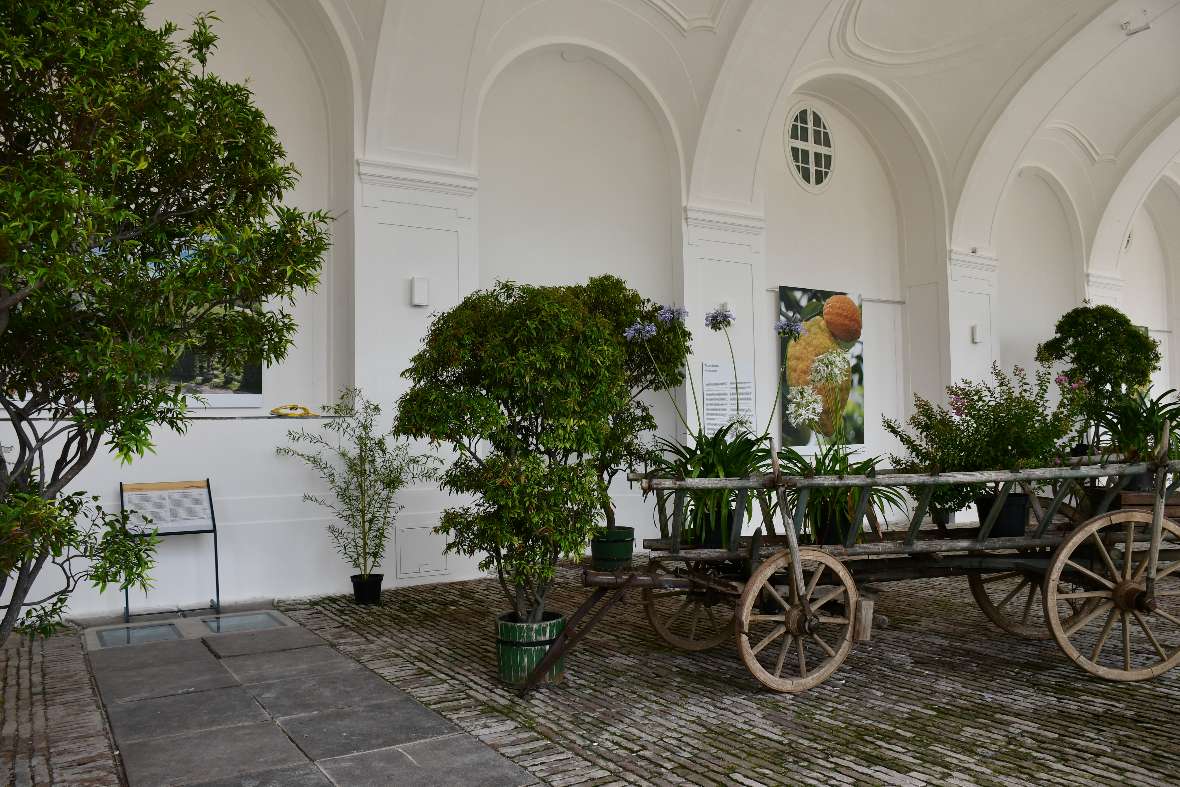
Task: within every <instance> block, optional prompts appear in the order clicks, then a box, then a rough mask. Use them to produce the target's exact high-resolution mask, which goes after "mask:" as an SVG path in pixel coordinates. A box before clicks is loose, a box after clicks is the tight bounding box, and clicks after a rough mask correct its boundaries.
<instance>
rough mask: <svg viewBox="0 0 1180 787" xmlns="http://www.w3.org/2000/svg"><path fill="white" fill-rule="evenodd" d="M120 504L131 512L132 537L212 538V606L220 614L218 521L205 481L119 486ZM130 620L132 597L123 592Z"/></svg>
mask: <svg viewBox="0 0 1180 787" xmlns="http://www.w3.org/2000/svg"><path fill="white" fill-rule="evenodd" d="M119 501H120V504H121V505H122V507H123V510H124V511H130V512H131V517H130V521H129V522H128V529H129V530H130V532H131V533H133V534H138V535H144V536H146V535H150V534H151V533H152V532H153V531H154V532H155V533H156V535H158V536H161V537H164V536H187V535H194V534H198V533H211V534H212V535H213V593H214V596H213V598H212V599H211V600H210V605H211V606H212V607H213V608H214V609H215V610H217V611H218V612H220V611H221V577H220V567H219V565H218V559H217V517H216V516H215V515H214V513H213V490H212V488H211V487H210V485H209V479H207V478H206V479H205V480H204V481H161V482H157V483H150V484H122V483H121V484H119ZM130 619H131V603H130V595H129V593H128V591H127V590H126V589H125V590H124V591H123V620H124V621H125V622H126V621H129V620H130Z"/></svg>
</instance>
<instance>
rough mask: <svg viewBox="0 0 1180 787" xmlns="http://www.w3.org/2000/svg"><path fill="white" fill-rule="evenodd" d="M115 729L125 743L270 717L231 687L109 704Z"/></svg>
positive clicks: (247, 696)
mask: <svg viewBox="0 0 1180 787" xmlns="http://www.w3.org/2000/svg"><path fill="white" fill-rule="evenodd" d="M107 718H108V719H110V722H111V729H112V730H113V731H114V733H115V737H116V738H118V740H119V741H121V742H131V741H139V740H144V739H147V738H160V737H164V736H168V735H179V734H181V733H187V732H196V731H198V730H208V729H213V728H215V727H229V726H232V725H235V724H251V723H256V722H260V721H267V720H268V719H269V718H270V717H269V716H268V715H267V713H266V711H264V710H263V709H262V708H261V706H259V704H258V703H257V702H256V701H255V700H254V698H253V697H252V696H251V695H250V693H249V692H247V691H246V690H245V689H243V688H241V687H240V686H229V687H226V688H223V689H211V690H209V691H200V692H197V693H195V694H174V695H172V696H168V697H156V698H154V699H147V700H142V701H140V702H117V703H111V704H109V705H108V706H107Z"/></svg>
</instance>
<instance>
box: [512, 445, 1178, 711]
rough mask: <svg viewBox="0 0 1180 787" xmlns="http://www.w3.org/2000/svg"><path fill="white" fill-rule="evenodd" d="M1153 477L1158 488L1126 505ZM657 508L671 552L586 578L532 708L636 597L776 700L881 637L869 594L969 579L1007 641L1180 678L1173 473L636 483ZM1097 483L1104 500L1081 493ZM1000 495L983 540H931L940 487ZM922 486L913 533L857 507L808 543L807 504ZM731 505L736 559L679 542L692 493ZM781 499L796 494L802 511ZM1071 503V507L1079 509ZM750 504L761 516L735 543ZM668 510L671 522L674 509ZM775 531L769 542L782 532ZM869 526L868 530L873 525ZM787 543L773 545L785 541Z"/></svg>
mask: <svg viewBox="0 0 1180 787" xmlns="http://www.w3.org/2000/svg"><path fill="white" fill-rule="evenodd" d="M1147 473H1150V474H1151V477H1152V478H1153V480H1154V491H1153V492H1150V493H1146V494H1144V493H1137V494H1134V493H1128V492H1127V491H1126V490H1127V487H1128V485H1129V484H1130V482H1131V480H1132V479H1133V478H1135V477H1137V476H1142V475H1144V474H1147ZM629 479H630V480H631V481H633V482H638V483H639V484H640V486H641V488H642V490H643V492H644V493H645V495H646V494H654V495H655V498H656V511H657V516H658V521H659V524H660V531H661V537H660V538H658V539H645V540H644V542H643V546H644V548H646V549H648V550H650V557H649V560H648V563H647V565H646V566H645V567H642V568H637V569H634V570H626V569H620V570H618V571H615V572H598V571H591V570H589V569H585V570H584V571H583V583H584V584H585V585H586V586H587V587H588V588H592V589H593V590H592V593H591V595H590V596H589V597H588V598H587V599H586V601H585V603H583V604H582V606H581V607H580V608H579V609H578V610H577V611H576V612H575V613H574V614H573V615H572V616H571V617H570V619H569V622H568V623H567V626H566V629H565V631H564V632H563V633H562V634H561V635H560V636H559V637H558V638H557V639H556V640H555V641H554V643H553V644H552V646H551V647H550V649H549V652H548V653H547V654H546V657H545V659H544V660H543V661H542V662H541V663H540V664H539V665H538V666H537V668H536V669H535V671H534V672H533V674H532V675H530V677H529V679H528V681H526V683H525V684H524V685H523V687H522V688H521V694H522V695H523V694H525V693H527V692H528V691H530V690H531V689H532V688H533V687H534V686H536V684H537V682H538V680H539V679H540V677H541V676H543V675H545V673H546V672H547V671H548V669H549V667H550V666H551V665H552V664H553V663H554V662H556V661H557V660H558V659H559V658H561V657H562V656H563V655H565V654H567V653H568V652H569V651H570V649H571V648H573V647H574V646H575V645H576V644H577V642H578V641H580V640H581V639H582V638H583V637H584V636H585V635H586V634H587V633H588V632H589V631H590V630H591V629H592V628H593V626H594V625H595V624H597V622H598V621H600V620H601V619H602V618H603V617H604V616H605V614H606V613H607V612H608V611H609V610H610V609H611V608H612V607H613V606H615V605H616V604H617V603H618V602H619V601H620V600H621V599H622V598H623V597H624V595H625V594H626V593H627V592H631V591H635V590H638V591H639V592H640V593H641V594H642V597H643V603H644V607H645V611H646V613H647V617H648V619H649V621H650V622H651V624H652V627H653V628H654V630H655V631H656V633H657V635H658V636H659V637H660V638H661V639H662V640H664V641H665V642H667V643H668V644H669V645H672V646H673V647H676V648H680V649H683V650H687V651H702V650H707V649H710V648H714V647H718V646H720V645H722V644H724V643H726V642H729V641H736V644H737V648H738V653H739V656H740V657H741V659H742V661H743V663H744V664H745V666H746V667H747V669H748V670H749V671H750V674H751V675H752V676H753V677H754V678H755V679H756V680H757V681H758V682H759V683H761V684H762V685H764V686H766V687H767V688H769V689H771V690H773V691H780V692H799V691H804V690H806V689H809V688H812V687H814V686H816V685H818V684H820V683H822V682H823V681H824V680H826V679H827V678H828V677H829V676H830V675H832V674H833V673H834V672H835V671H836V670H838V669H839V667H840V665H841V664H842V663H843V662H844V660H845V659H846V658H847V656H848V654H849V652H850V651H851V649H852V647H853V646H854V644H855V642H857V641H863V640H867V639H868V638H869V637H870V636H871V628H872V620H873V601H872V596H873V594H872V592H871V590H870V591H869V592H867V593H866V587H871V586H873V585H876V584H880V583H885V582H890V581H899V580H908V579H919V578H929V577H949V576H964V577H966V578H967V581H968V583H969V585H970V588H971V593H972V596H973V598H974V599H975V601H976V603H977V604H978V605H979V607H980V609H981V610H982V611H983V613H984V614H985V615H986V616H987V617H988V619H989V620H991V621H992V622H993V623H995V624H996V625H997V626H998V627H999V628H1001V629H1002V630H1004V631H1006V632H1008V633H1010V634H1013V635H1015V636H1020V637H1026V638H1034V639H1050V638H1051V639H1053V640H1055V641H1056V642H1057V644H1058V646H1059V647H1060V648H1061V649H1062V651H1063V652H1064V653H1065V654H1066V655H1067V656H1068V657H1069V658H1070V659H1071V660H1072V661H1073V662H1074V663H1075V664H1077V665H1078V666H1079V667H1081V668H1082V669H1084V670H1086V671H1087V672H1089V673H1091V674H1093V675H1097V676H1098V677H1101V678H1105V679H1108V680H1116V681H1136V680H1146V679H1150V678H1153V677H1155V676H1157V675H1160V674H1162V673H1164V672H1166V671H1167V670H1170V669H1171V668H1173V667H1174V666H1176V664H1177V663H1180V525H1178V524H1176V522H1174V521H1173V520H1172V519H1170V518H1168V515H1169V514H1172V513H1173V512H1174V511H1175V510H1177V509H1180V502H1176V500H1175V498H1174V497H1173V495H1174V494H1175V493H1176V492H1177V489H1180V462H1177V461H1171V462H1168V461H1154V462H1147V463H1134V464H1128V463H1114V464H1110V463H1085V461H1084V460H1080V461H1079V463H1078V464H1076V465H1070V466H1064V467H1053V468H1039V469H1031V470H1020V471H988V472H970V473H941V474H912V473H880V474H876V475H864V476H815V477H801V476H784V475H776V474H768V475H761V476H753V477H750V478H692V479H674V478H657V477H653V476H650V475H642V474H632V475H630V476H629ZM1094 479H1104V480H1105V481H1106V483H1105V485H1104V486H1095V487H1083V486H1082V482H1084V481H1087V480H1094ZM952 484H995V485H998V488H999V494H998V496H997V500H996V503H995V505H994V506H993V507H992V509H991V511H990V512H989V514H988V515H987V516H986V517H984V519H983V521H982V522H981V523H979V525H978V526H969V527H952V528H948V529H943V528H939V529H929V528H926V529H924V528H923V527H922V523H923V519H924V518H925V516H926V513H927V509H928V508H929V504H930V500H931V497H932V496H933V494H934V490H935V489H936V488H937V487H939V486H946V485H952ZM832 487H836V488H846V489H850V490H851V489H855V488H861V489H868V488H871V487H892V488H910V489H921V490H922V491H921V493H920V494H919V495H918V497H917V500H916V504H915V507H914V510H913V514H912V516H911V517H910V521H909V524H908V527H906V529H904V530H896V531H883V530H882V529H881V528H880V527H879V525H877V523H876V519H875V516H874V514H873V511H872V510H871V508H870V507H869V505H868V500H869V495H866V494H861V495H859V496H858V497H859V502H858V504H857V506H856V510H855V512H854V513H853V519H852V527H850V528H849V529H848V532H847V534H846V536H845V538H844V540H843V542H842V543H840V544H827V545H818V546H817V545H807V544H802V543H801V541H800V539H801V536H802V534H803V532H804V530H803V526H804V517H805V512H806V506H807V499H808V496H809V494H810V493H811V490H813V489H818V488H832ZM718 490H724V491H733V492H734V493H735V494H736V505H735V507H734V515H733V517H732V522H731V529H730V533H729V539H728V541H727V542H726V543H728V544H729V547H728V548H696V547H686V546H684V545H682V537H683V534H684V530H685V527H684V524H685V518H686V509H687V506H688V502H689V498H690V495H691V494H693V493H694V492H701V491H718ZM787 490H793V492H794V496H795V503H794V505H793V506H792V505H790V504H789V500H788V495H787ZM1015 490H1020V491H1021V492H1023V493H1024V494H1027V495H1029V497H1030V500H1031V502H1032V514H1031V516H1030V517H1029V521H1028V523H1027V527H1026V529H1025V533H1024V535H1022V536H1004V537H992V536H991V533H992V531H993V529H994V527H995V525H996V522H997V519H998V517H999V515H1000V512H1001V510H1002V509H1003V504H1004V502H1005V500H1006V499H1007V498H1008V496H1009V495H1011V494H1013V493H1014V491H1015ZM1071 501H1073V503H1072V504H1071ZM755 503H756V504H757V506H758V510H759V511H760V513H761V515H762V522H761V524H760V526H759V527H758V529H757V530H756V531H755V532H754V533H753V534H752V535H750V536H743V535H742V530H743V528H744V524H745V518H746V517H747V516H748V512H751V511H753V510H754V505H755ZM669 507H670V508H671V511H669ZM776 520H777V527H776ZM866 520H867V521H869V522H870V524H871V525H872V527H871V529H870V530H869V531H868V532H865V531H864V524H865V522H866ZM779 529H781V532H778V530H779Z"/></svg>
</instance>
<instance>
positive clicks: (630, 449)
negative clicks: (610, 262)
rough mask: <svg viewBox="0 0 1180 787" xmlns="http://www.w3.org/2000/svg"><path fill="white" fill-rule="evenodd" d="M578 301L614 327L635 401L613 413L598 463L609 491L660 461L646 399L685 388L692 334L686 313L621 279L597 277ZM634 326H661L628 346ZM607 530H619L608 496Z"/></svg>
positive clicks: (576, 293)
mask: <svg viewBox="0 0 1180 787" xmlns="http://www.w3.org/2000/svg"><path fill="white" fill-rule="evenodd" d="M571 291H572V293H573V294H574V296H575V297H577V298H579V299H580V300H582V301H583V303H584V304H585V305H586V308H587V309H589V310H590V312H592V313H593V314H596V315H598V317H599V318H601V319H602V320H603V321H604V322H605V323H607V324H608V325H609V326H610V327H611V331H612V333H613V336H614V338H615V341H616V343H617V344H618V345H619V349H620V351H621V356H622V359H623V368H622V369H621V372H620V373H621V374H622V375H623V376H624V378H625V380H626V384H627V388H628V389H629V390H630V399H629V400H628V401H627V403H626V406H624V407H623V408H621V409H619V410H618V411H616V412H614V413H611V414H610V428H609V429H608V430H607V433H606V435H605V437H604V440H603V445H602V448H601V450H599V451H598V452H596V453H595V455H594V463H595V466H596V468H597V470H598V474H599V477H600V478H601V480H602V486H603V489H604V490H609V489H610V485H611V482H612V481H613V480H614V479H615V477H616V476H617V475H618V474H619V473H620V472H622V471H624V470H628V469H632V468H634V467H637V466H639V465H642V464H644V463H651V462H653V461H655V460H656V459H657V458H658V456H659V452H658V451H657V450H655V448H654V446H653V445H652V444H651V443H650V442H648V441H647V440H646V439H645V435H646V434H648V433H650V432H652V431H653V430H654V429H655V428H656V420H655V417H654V416H653V415H652V412H651V407H650V406H649V405H648V404H647V402H645V401H643V399H642V397H643V395H644V394H645V393H647V392H649V391H669V390H671V389H673V388H676V387H677V386H680V385H682V384H683V383H684V371H685V362H686V360H687V358H688V354H689V348H690V345H691V341H692V334H691V333H690V332H689V330H688V328H687V327H685V325H684V319H683V311H682V310H680V309H677V308H676V307H671V306H661V305H660V304H658V303H655V302H654V301H651V300H649V299H647V298H644V297H643V296H642V295H640V294H639V293H638V292H636V291H635V290H633V289H631V288H630V287H628V286H627V284H626V283H625V282H624V281H623V280H622V279H620V278H618V277H617V276H596V277H595V278H593V279H590V281H588V282H587V283H586V284H584V285H581V286H577V287H574V288H571ZM635 325H652V326H657V325H658V326H659V330H657V331H655V332H654V333H653V335H652V336H650V337H649V338H647V339H645V341H641V342H640V341H628V340H627V338H626V333H627V331H628V329H630V328H632V327H633V326H635ZM603 514H604V515H605V517H606V526H607V527H609V528H613V527H614V526H615V507H614V504H613V503H612V502H611V500H610V497H609V495H608V496H607V497H606V498H605V499H604V502H603Z"/></svg>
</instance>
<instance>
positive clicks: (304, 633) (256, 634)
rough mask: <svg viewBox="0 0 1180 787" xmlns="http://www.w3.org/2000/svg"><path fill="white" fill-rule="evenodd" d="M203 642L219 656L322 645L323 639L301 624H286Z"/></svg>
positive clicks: (272, 651) (208, 639)
mask: <svg viewBox="0 0 1180 787" xmlns="http://www.w3.org/2000/svg"><path fill="white" fill-rule="evenodd" d="M205 643H206V644H207V645H208V646H209V650H211V651H213V653H214V654H216V655H218V656H220V657H221V658H227V657H229V656H248V655H251V654H254V653H274V652H276V651H280V650H293V649H295V648H307V647H311V646H313V645H323V644H324V640H323V639H322V638H320V637H319V636H317V635H315V634H313V633H312V632H310V631H308V630H307V629H305V628H303V627H302V626H287V627H284V628H277V629H265V630H263V631H247V632H242V633H240V634H222V635H219V636H216V637H208V638H207V639H206V640H205Z"/></svg>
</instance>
